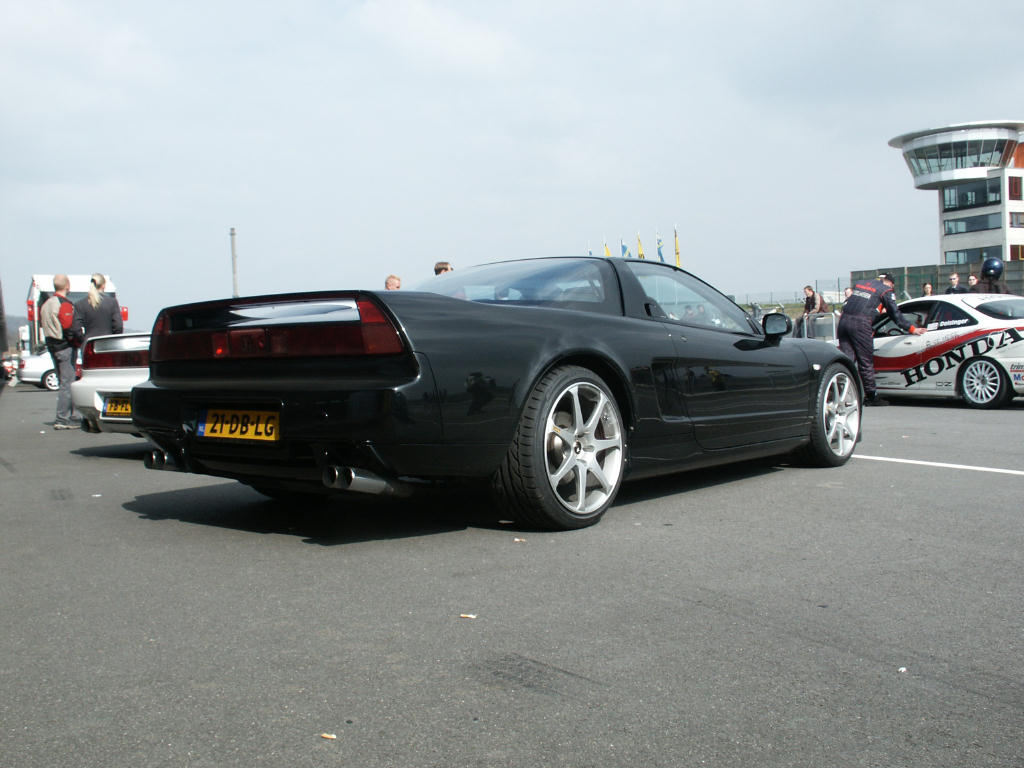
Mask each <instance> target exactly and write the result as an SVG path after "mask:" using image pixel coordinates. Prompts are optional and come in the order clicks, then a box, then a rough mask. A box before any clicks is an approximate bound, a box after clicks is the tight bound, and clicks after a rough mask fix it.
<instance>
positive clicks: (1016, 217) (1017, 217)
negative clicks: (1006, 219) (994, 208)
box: [1010, 211, 1024, 227]
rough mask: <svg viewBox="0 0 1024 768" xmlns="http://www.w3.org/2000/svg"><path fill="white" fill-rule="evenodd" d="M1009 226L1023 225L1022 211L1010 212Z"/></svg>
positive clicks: (1023, 215) (1023, 216)
mask: <svg viewBox="0 0 1024 768" xmlns="http://www.w3.org/2000/svg"><path fill="white" fill-rule="evenodd" d="M1010 226H1011V227H1024V213H1015V212H1013V211H1011V212H1010Z"/></svg>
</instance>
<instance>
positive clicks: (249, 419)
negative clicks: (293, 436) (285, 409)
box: [198, 408, 281, 442]
mask: <svg viewBox="0 0 1024 768" xmlns="http://www.w3.org/2000/svg"><path fill="white" fill-rule="evenodd" d="M280 419H281V416H280V414H279V413H277V412H276V411H235V410H225V409H221V408H208V409H206V410H205V411H203V412H202V413H201V414H200V415H199V429H198V435H199V437H217V438H221V439H224V440H267V441H270V442H276V441H277V440H278V439H279V438H278V434H279V430H278V425H279V422H280Z"/></svg>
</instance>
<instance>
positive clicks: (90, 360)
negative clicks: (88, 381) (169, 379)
mask: <svg viewBox="0 0 1024 768" xmlns="http://www.w3.org/2000/svg"><path fill="white" fill-rule="evenodd" d="M148 365H149V350H148V349H126V350H121V349H116V350H110V351H104V352H97V351H96V348H95V344H94V342H93V341H92V340H91V339H90V340H89V341H87V342H86V343H85V348H84V349H83V350H82V367H83V368H86V369H91V368H145V367H146V366H148Z"/></svg>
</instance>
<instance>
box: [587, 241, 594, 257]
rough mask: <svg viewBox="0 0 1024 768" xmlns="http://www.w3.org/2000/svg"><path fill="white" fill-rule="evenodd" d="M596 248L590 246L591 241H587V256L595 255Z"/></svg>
mask: <svg viewBox="0 0 1024 768" xmlns="http://www.w3.org/2000/svg"><path fill="white" fill-rule="evenodd" d="M593 255H594V249H593V248H591V247H590V243H587V256H593Z"/></svg>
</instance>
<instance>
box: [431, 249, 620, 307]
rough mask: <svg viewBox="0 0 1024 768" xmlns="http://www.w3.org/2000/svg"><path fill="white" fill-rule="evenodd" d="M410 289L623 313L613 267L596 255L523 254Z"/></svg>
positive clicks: (471, 298)
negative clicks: (546, 256) (534, 256)
mask: <svg viewBox="0 0 1024 768" xmlns="http://www.w3.org/2000/svg"><path fill="white" fill-rule="evenodd" d="M414 290H417V291H428V292H430V293H439V294H441V295H443V296H451V297H452V298H456V299H468V300H469V301H478V302H483V303H495V304H521V305H530V306H553V307H563V308H566V309H579V310H584V311H587V312H601V313H604V314H610V315H611V314H615V315H617V314H621V313H622V306H621V302H620V299H619V289H618V282H617V278H616V277H615V272H614V270H613V269H612V268H611V266H610V265H609V264H607V263H605V262H603V261H601V260H599V259H572V258H565V259H527V260H523V261H510V262H502V263H500V264H484V265H481V266H479V267H469V268H468V269H461V270H455V271H452V272H445V273H444V274H441V275H437V276H435V277H432V278H430V279H428V280H424V281H423V282H422V283H420V284H418V285H416V286H415V287H414Z"/></svg>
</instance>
